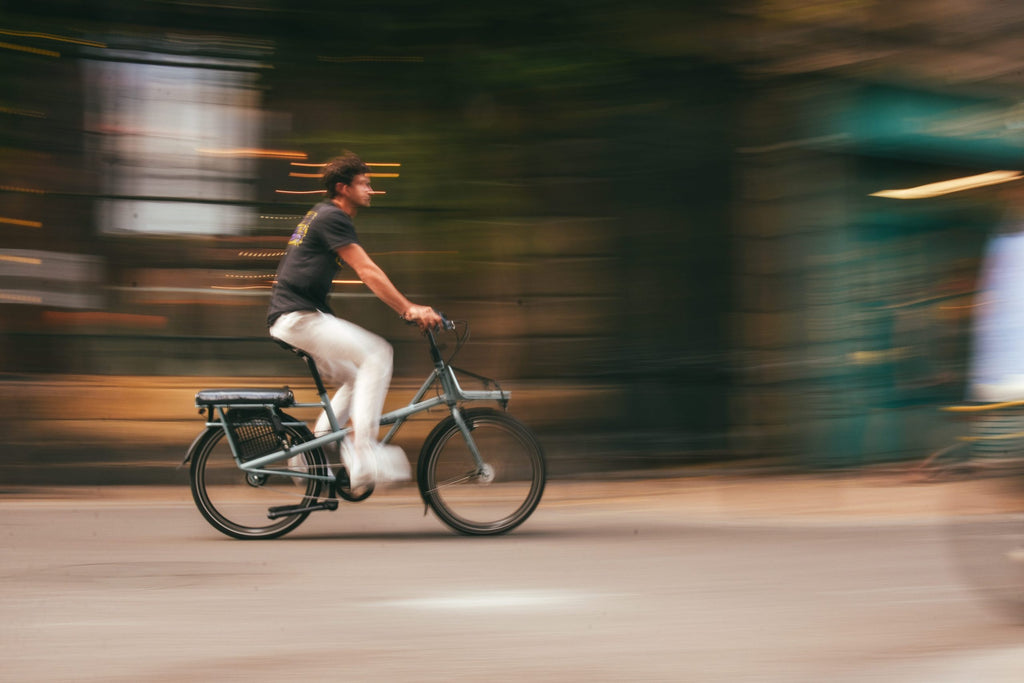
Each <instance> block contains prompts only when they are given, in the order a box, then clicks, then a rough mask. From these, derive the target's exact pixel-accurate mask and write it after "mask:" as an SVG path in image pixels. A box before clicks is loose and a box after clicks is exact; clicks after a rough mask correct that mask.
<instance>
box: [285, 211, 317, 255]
mask: <svg viewBox="0 0 1024 683" xmlns="http://www.w3.org/2000/svg"><path fill="white" fill-rule="evenodd" d="M314 218H316V211H313V210H312V209H310V210H309V212H308V213H306V216H305V218H303V219H302V222H301V223H299V225H298V227H296V228H295V232H293V233H292V236H291V239H289V240H288V246H290V247H297V246H299V245H300V244H302V241H303V240H304V239H306V233H307V232H309V224H310V223H312V222H313V219H314Z"/></svg>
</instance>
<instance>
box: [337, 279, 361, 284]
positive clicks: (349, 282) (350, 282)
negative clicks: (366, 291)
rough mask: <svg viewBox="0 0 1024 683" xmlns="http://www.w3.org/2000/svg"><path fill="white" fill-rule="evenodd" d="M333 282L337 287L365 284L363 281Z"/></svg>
mask: <svg viewBox="0 0 1024 683" xmlns="http://www.w3.org/2000/svg"><path fill="white" fill-rule="evenodd" d="M331 282H332V283H333V284H336V285H361V284H363V281H362V280H331Z"/></svg>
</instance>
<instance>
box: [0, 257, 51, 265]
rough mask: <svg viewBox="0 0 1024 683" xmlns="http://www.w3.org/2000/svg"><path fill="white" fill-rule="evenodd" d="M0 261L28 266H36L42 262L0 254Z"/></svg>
mask: <svg viewBox="0 0 1024 683" xmlns="http://www.w3.org/2000/svg"><path fill="white" fill-rule="evenodd" d="M0 261H9V262H11V263H27V264H28V265H30V266H38V265H40V264H41V263H42V262H43V259H39V258H33V257H31V256H11V255H10V254H0Z"/></svg>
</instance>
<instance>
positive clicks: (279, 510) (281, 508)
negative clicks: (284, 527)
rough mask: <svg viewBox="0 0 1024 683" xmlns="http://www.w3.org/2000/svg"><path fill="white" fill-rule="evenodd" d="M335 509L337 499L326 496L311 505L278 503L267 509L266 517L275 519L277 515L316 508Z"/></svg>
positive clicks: (292, 513) (296, 513)
mask: <svg viewBox="0 0 1024 683" xmlns="http://www.w3.org/2000/svg"><path fill="white" fill-rule="evenodd" d="M337 509H338V499H337V498H327V499H325V500H322V501H320V502H319V503H313V504H311V505H278V506H276V507H272V508H269V509H268V510H267V518H268V519H277V518H278V517H287V516H289V515H301V514H303V513H305V512H314V511H316V510H337Z"/></svg>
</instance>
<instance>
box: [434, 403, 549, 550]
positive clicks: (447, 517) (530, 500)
mask: <svg viewBox="0 0 1024 683" xmlns="http://www.w3.org/2000/svg"><path fill="white" fill-rule="evenodd" d="M462 416H463V419H464V420H465V422H466V425H467V426H468V427H469V429H470V430H471V431H472V433H473V441H474V442H475V443H476V444H477V448H478V449H479V451H480V454H481V456H482V457H483V459H484V461H485V463H486V464H487V466H488V467H489V468H491V470H490V472H487V473H485V476H480V475H479V473H476V469H477V467H476V465H475V462H474V460H473V458H472V455H471V454H470V452H469V447H468V446H467V444H466V441H465V439H464V438H463V435H462V432H461V431H460V430H459V427H458V425H457V424H456V423H455V419H454V418H453V417H451V416H448V417H447V418H445V419H444V420H442V421H441V422H440V423H438V425H437V426H436V427H434V429H433V431H432V432H431V433H430V435H429V436H428V437H427V439H426V441H425V442H424V443H423V448H422V449H421V451H420V459H419V464H418V465H417V483H418V485H419V489H420V495H422V496H423V500H424V502H426V504H427V505H429V506H430V508H431V509H432V510H433V511H434V513H435V514H437V516H438V517H440V518H441V520H442V521H443V522H444V523H445V524H447V525H448V526H450V527H451V528H452V529H454V530H455V531H458V532H459V533H463V534H467V535H470V536H489V535H494V534H503V533H505V532H507V531H510V530H512V529H514V528H516V527H517V526H519V525H520V524H522V523H523V522H524V521H525V520H526V518H527V517H529V516H530V515H531V514H532V513H533V511H534V510H535V509H536V508H537V504H538V503H540V498H541V495H542V494H543V493H544V483H545V478H546V471H545V463H544V453H543V451H542V449H541V446H540V443H538V441H537V438H536V437H535V436H534V435H533V433H532V432H531V431H530V430H529V429H528V428H527V427H526V426H524V425H523V424H522V423H521V422H519V421H518V420H516V419H515V418H513V417H512V416H510V415H508V414H506V413H502V412H498V411H496V410H491V409H489V408H474V409H471V410H466V411H464V412H463V413H462Z"/></svg>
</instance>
